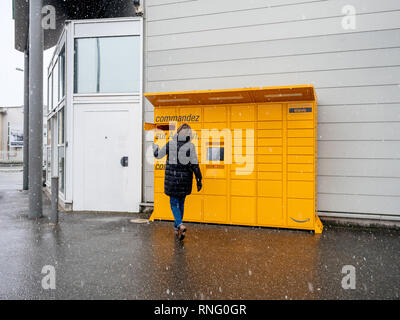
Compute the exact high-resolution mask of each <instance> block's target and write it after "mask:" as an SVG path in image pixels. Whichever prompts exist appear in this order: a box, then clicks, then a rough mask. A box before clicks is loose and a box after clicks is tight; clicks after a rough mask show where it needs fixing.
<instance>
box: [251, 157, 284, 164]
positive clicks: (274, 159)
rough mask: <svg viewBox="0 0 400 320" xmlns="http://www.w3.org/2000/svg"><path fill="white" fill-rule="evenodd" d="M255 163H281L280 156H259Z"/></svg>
mask: <svg viewBox="0 0 400 320" xmlns="http://www.w3.org/2000/svg"><path fill="white" fill-rule="evenodd" d="M257 163H282V156H278V155H259V156H257Z"/></svg>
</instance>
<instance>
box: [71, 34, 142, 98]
mask: <svg viewBox="0 0 400 320" xmlns="http://www.w3.org/2000/svg"><path fill="white" fill-rule="evenodd" d="M140 54H141V51H140V38H139V36H124V37H102V38H84V39H76V40H75V72H74V80H75V85H74V92H75V93H100V92H101V93H130V92H138V91H139V89H140Z"/></svg>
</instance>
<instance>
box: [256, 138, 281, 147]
mask: <svg viewBox="0 0 400 320" xmlns="http://www.w3.org/2000/svg"><path fill="white" fill-rule="evenodd" d="M257 144H258V145H259V146H265V147H274V146H278V147H279V146H281V145H282V139H280V138H261V139H257Z"/></svg>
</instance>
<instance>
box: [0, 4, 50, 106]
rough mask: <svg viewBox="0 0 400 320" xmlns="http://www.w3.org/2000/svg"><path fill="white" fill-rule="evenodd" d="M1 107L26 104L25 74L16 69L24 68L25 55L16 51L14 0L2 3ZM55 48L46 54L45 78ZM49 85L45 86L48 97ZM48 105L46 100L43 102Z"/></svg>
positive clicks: (0, 24) (0, 35)
mask: <svg viewBox="0 0 400 320" xmlns="http://www.w3.org/2000/svg"><path fill="white" fill-rule="evenodd" d="M0 41H1V42H0V43H1V46H0V107H5V106H14V105H22V104H23V102H24V73H23V72H21V71H17V70H15V68H21V69H23V68H24V54H23V53H22V52H18V51H17V50H15V49H14V20H13V19H12V0H1V1H0ZM52 52H53V48H51V49H49V50H46V51H45V54H44V61H43V66H44V70H43V72H44V77H45V76H46V72H47V71H46V67H47V65H48V64H49V62H50V58H51V55H52ZM46 89H47V85H43V90H44V96H45V97H46ZM43 103H44V104H47V101H46V99H44V100H43Z"/></svg>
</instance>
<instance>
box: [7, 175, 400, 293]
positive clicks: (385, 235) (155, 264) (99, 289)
mask: <svg viewBox="0 0 400 320" xmlns="http://www.w3.org/2000/svg"><path fill="white" fill-rule="evenodd" d="M20 179H22V178H21V173H20V172H1V173H0V299H399V295H400V293H399V290H400V276H399V275H400V254H399V252H400V241H399V236H400V231H398V230H393V229H392V230H391V229H376V228H375V229H374V228H371V229H365V228H364V229H363V228H343V227H333V226H331V227H330V226H326V227H325V230H324V232H323V234H322V235H315V234H313V233H311V232H306V231H293V230H277V229H267V228H250V227H237V226H223V225H205V224H192V223H188V224H187V227H188V232H187V238H186V239H185V240H184V241H183V242H182V243H179V242H177V241H176V240H175V239H174V236H173V229H172V225H171V222H158V221H157V222H152V223H132V222H131V221H130V220H131V219H134V218H138V216H136V215H129V214H126V215H121V214H118V215H115V214H93V213H61V215H60V225H59V226H58V227H54V226H51V225H49V224H48V223H47V219H46V218H43V219H41V220H40V221H39V222H34V221H31V220H28V219H27V210H28V195H27V193H26V192H21V191H18V190H17V189H18V188H20V183H19V181H20ZM45 199H46V198H45ZM44 208H45V212H46V214H47V212H48V210H49V203H48V201H47V200H46V201H45V207H44ZM45 265H51V266H54V268H55V271H56V289H55V290H44V289H43V288H42V285H41V281H42V278H43V277H44V274H42V273H41V271H42V268H43V266H45ZM345 265H352V266H354V267H355V271H356V282H355V284H356V288H355V289H347V290H345V289H343V288H342V278H343V277H344V276H345V274H342V268H343V267H344V266H345Z"/></svg>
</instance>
